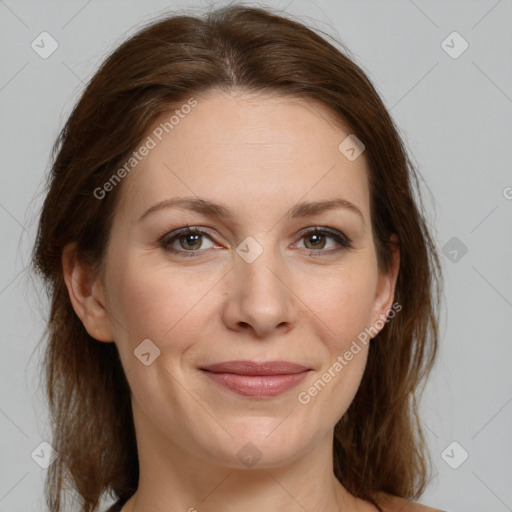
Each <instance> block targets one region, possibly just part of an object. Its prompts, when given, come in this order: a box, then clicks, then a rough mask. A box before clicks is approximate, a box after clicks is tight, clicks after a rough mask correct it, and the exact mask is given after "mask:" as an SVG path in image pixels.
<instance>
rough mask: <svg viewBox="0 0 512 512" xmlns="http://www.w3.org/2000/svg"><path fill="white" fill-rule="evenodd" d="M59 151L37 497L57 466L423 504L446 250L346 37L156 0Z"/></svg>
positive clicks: (295, 501) (75, 475) (292, 501)
mask: <svg viewBox="0 0 512 512" xmlns="http://www.w3.org/2000/svg"><path fill="white" fill-rule="evenodd" d="M54 155H55V158H54V163H53V168H52V172H51V176H50V182H49V188H48V193H47V196H46V199H45V202H44V205H43V210H42V213H41V219H40V224H39V232H38V239H37V244H36V246H35V248H34V256H33V261H34V265H35V269H36V270H37V271H38V272H39V273H41V274H42V275H43V276H44V278H45V279H46V282H47V285H48V289H49V292H50V296H51V312H50V316H49V324H48V344H47V350H46V360H45V368H46V371H47V393H48V397H49V407H50V413H51V415H52V420H53V425H54V437H53V442H52V443H51V444H52V446H53V448H54V449H55V450H56V452H57V453H58V458H57V459H56V461H55V462H54V463H53V465H52V466H50V468H49V473H48V478H47V487H46V493H47V503H48V506H49V509H50V510H51V511H52V512H58V511H61V510H63V508H62V503H63V501H64V494H65V492H64V491H65V489H71V490H73V491H75V494H76V497H77V499H78V500H79V501H80V506H81V508H82V509H83V510H84V511H86V512H90V511H93V510H96V509H97V507H98V505H99V503H100V499H101V498H102V496H105V495H110V496H112V497H113V498H114V499H115V500H116V504H115V505H114V506H113V507H112V508H111V509H110V510H111V511H122V512H142V511H148V510H151V511H155V512H156V511H160V510H162V511H163V510H166V511H167V510H173V511H174V510H188V511H190V512H192V511H195V510H197V511H199V512H209V511H218V510H222V511H230V510H244V511H253V510H266V511H274V510H275V511H278V510H279V511H296V510H310V511H319V512H320V511H322V512H323V511H325V512H327V511H329V512H331V511H338V510H340V511H341V510H343V511H351V512H352V511H375V510H379V511H381V512H383V511H384V512H390V511H398V510H401V511H403V512H409V511H427V510H433V509H429V508H426V507H424V506H422V505H419V504H417V503H414V502H413V501H412V500H413V499H416V498H418V497H419V496H420V495H421V493H422V491H423V490H424V489H425V487H426V484H427V482H428V457H427V453H426V449H425V443H424V438H423V432H422V429H421V425H420V423H419V418H418V411H417V400H418V392H419V390H420V387H421V386H420V385H421V384H422V383H423V382H424V379H425V377H426V376H427V375H428V373H429V371H430V369H431V368H432V366H433V363H434V359H435V354H436V347H437V337H438V326H437V316H436V313H437V310H436V308H437V306H438V302H439V293H440V292H439V290H440V281H441V276H440V269H439V262H438V259H437V255H436V252H435V249H434V244H433V241H432V238H431V235H430V234H429V231H428V228H427V226H426V223H425V221H424V218H423V215H422V213H421V209H420V208H419V206H418V205H417V204H416V202H415V200H414V198H413V191H414V190H413V186H416V188H417V181H416V180H417V177H416V174H415V171H414V169H413V167H412V165H411V164H410V161H409V159H408V157H407V154H406V151H405V149H404V145H403V143H402V141H401V139H400V137H399V135H398V133H397V130H396V128H395V126H394V124H393V121H392V120H391V118H390V117H389V115H388V113H387V112H386V109H385V107H384V105H383V103H382V101H381V100H380V98H379V97H378V95H377V93H376V91H375V89H374V87H373V86H372V84H371V83H370V81H369V80H368V78H367V77H366V76H365V74H364V73H363V71H362V70H361V69H360V68H359V67H358V66H357V65H356V64H355V63H354V62H352V60H350V59H349V58H348V57H347V56H346V55H344V54H343V53H342V52H340V51H339V50H338V49H336V48H335V47H334V46H332V45H331V44H330V43H328V42H327V41H325V40H324V39H323V38H321V37H320V36H319V35H316V34H315V33H314V32H313V31H312V30H310V29H309V28H307V27H305V26H304V25H302V24H301V23H299V22H296V21H293V20H290V19H287V18H284V17H281V16H279V15H277V14H274V13H272V12H269V11H267V10H262V9H255V8H247V7H240V6H231V7H228V8H223V9H219V10H216V11H213V12H210V13H209V14H208V15H207V16H205V17H204V18H196V17H188V16H171V17H168V18H166V19H162V20H159V21H157V22H154V23H152V24H150V25H148V26H147V27H145V28H143V29H142V30H140V31H139V32H138V33H137V34H135V35H134V36H133V37H131V38H130V39H129V40H128V41H126V42H125V43H123V44H122V45H121V46H120V47H119V48H118V49H117V50H116V51H115V52H114V53H113V54H112V55H111V56H110V57H109V58H108V59H107V60H106V61H105V63H104V64H103V65H102V66H101V68H100V70H99V71H98V72H97V73H96V75H95V76H94V77H93V79H92V81H91V82H90V84H89V85H88V86H87V88H86V90H85V92H84V93H83V95H82V97H81V99H80V100H79V102H78V104H77V105H76V107H75V109H74V111H73V112H72V114H71V116H70V118H69V120H68V121H67V123H66V125H65V127H64V129H63V130H62V132H61V134H60V137H59V139H58V141H57V142H56V145H55V149H54Z"/></svg>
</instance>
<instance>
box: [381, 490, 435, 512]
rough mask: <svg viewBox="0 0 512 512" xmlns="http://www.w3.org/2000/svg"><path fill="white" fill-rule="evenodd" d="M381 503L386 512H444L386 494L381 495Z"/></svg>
mask: <svg viewBox="0 0 512 512" xmlns="http://www.w3.org/2000/svg"><path fill="white" fill-rule="evenodd" d="M379 503H380V504H381V507H382V510H383V511H384V512H443V511H442V510H439V509H438V508H432V507H428V506H427V505H422V504H421V503H416V502H414V501H410V500H407V499H405V498H399V497H398V496H393V495H391V494H386V493H380V494H379Z"/></svg>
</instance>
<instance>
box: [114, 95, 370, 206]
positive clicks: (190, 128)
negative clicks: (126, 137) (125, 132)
mask: <svg viewBox="0 0 512 512" xmlns="http://www.w3.org/2000/svg"><path fill="white" fill-rule="evenodd" d="M187 105H188V107H186V106H187ZM190 105H194V106H192V107H191V106H190ZM185 107H186V108H185ZM349 135H350V131H349V130H348V129H347V128H346V127H344V126H343V124H342V123H341V122H340V121H339V120H337V119H336V118H335V116H334V115H333V114H332V113H331V112H330V110H329V109H328V108H327V107H326V106H324V105H322V104H321V103H319V102H315V101H310V100H305V99H301V98H291V97H282V96H277V95H269V94H260V93H257V94H254V93H251V94H249V93H240V92H238V93H226V92H219V91H216V92H214V91H213V92H209V93H208V94H203V95H199V96H196V97H194V98H192V99H191V98H188V99H186V100H184V102H183V104H182V107H181V108H180V106H177V107H176V108H175V109H174V110H172V111H170V112H166V113H165V114H162V115H161V116H159V117H158V118H157V119H156V120H155V121H154V122H153V124H152V125H151V127H150V129H149V130H148V131H147V132H146V134H145V135H144V137H143V139H142V140H143V141H149V140H151V142H150V144H148V145H150V146H151V149H150V150H149V151H148V152H147V155H146V156H145V157H144V158H143V159H142V160H141V161H140V163H138V164H137V166H136V170H135V172H133V173H132V174H130V176H128V177H127V178H126V181H127V182H128V183H125V184H123V188H126V190H123V191H122V193H121V204H120V205H119V206H120V207H123V204H124V207H126V206H127V205H130V209H131V210H140V209H141V208H144V207H148V206H150V205H148V201H157V200H163V199H168V198H169V197H171V196H172V197H177V196H180V195H187V196H190V195H194V194H195V195H198V196H201V197H209V198H210V199H212V200H218V201H220V202H224V203H225V202H226V198H230V199H231V200H232V201H234V202H239V203H241V204H243V203H246V202H247V201H248V200H250V201H253V204H263V203H262V201H263V202H266V201H271V200H272V198H274V199H276V200H277V202H278V204H279V203H281V204H283V206H284V205H285V204H286V205H287V206H291V205H292V204H294V203H295V202H297V201H299V200H300V199H301V198H302V199H303V200H317V199H319V198H321V199H330V198H333V197H338V196H340V195H341V196H342V197H345V198H346V199H349V200H350V201H352V202H354V203H358V205H359V207H360V209H361V210H363V211H364V210H366V212H368V208H369V206H368V202H369V201H368V188H367V185H368V183H367V175H366V172H367V171H366V163H365V160H364V155H361V156H360V157H359V158H357V159H356V160H354V161H350V160H349V159H347V158H346V157H345V156H344V155H343V153H342V152H341V151H340V149H339V145H340V143H341V142H342V141H343V140H344V139H346V137H347V136H349ZM125 185H127V186H126V187H125ZM348 196H350V197H348ZM288 203H290V204H288Z"/></svg>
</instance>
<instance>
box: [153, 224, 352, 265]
mask: <svg viewBox="0 0 512 512" xmlns="http://www.w3.org/2000/svg"><path fill="white" fill-rule="evenodd" d="M190 234H193V235H202V236H206V237H208V238H209V239H210V240H211V241H212V242H214V240H213V239H212V236H211V235H210V233H208V232H207V231H204V230H202V229H199V228H197V227H194V226H193V227H189V226H188V225H187V227H186V228H181V229H178V230H176V231H172V232H171V233H167V232H166V233H165V234H164V235H163V236H162V237H161V238H160V239H159V244H160V246H161V247H162V248H163V249H164V250H165V251H167V252H170V253H172V254H180V255H183V256H185V257H197V256H199V255H200V254H201V253H202V252H205V249H202V250H201V249H197V250H192V251H185V250H177V249H174V248H172V247H171V244H172V243H173V242H174V241H176V240H179V239H180V238H182V237H184V236H185V235H190ZM313 234H314V235H327V236H328V237H330V238H332V239H334V240H335V241H336V242H337V243H338V244H339V245H340V246H341V247H340V248H337V249H328V250H316V249H305V250H309V255H310V256H324V255H332V254H334V253H337V252H339V251H343V250H346V249H351V248H352V241H351V240H350V239H349V238H348V237H346V236H345V235H344V234H343V233H341V232H340V231H337V230H335V229H331V228H320V227H314V228H312V229H309V230H307V231H304V232H303V233H302V235H301V237H300V239H302V238H305V237H307V236H311V235H313ZM206 250H207V249H206Z"/></svg>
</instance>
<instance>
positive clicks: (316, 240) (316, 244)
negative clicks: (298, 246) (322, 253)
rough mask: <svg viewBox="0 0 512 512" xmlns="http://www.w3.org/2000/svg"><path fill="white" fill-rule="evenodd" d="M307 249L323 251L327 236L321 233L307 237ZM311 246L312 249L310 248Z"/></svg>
mask: <svg viewBox="0 0 512 512" xmlns="http://www.w3.org/2000/svg"><path fill="white" fill-rule="evenodd" d="M304 238H305V240H306V243H305V245H306V247H307V248H308V249H323V248H324V247H325V236H324V235H321V234H319V233H311V234H310V235H306V236H305V237H304ZM308 244H310V245H311V247H309V246H308Z"/></svg>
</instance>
